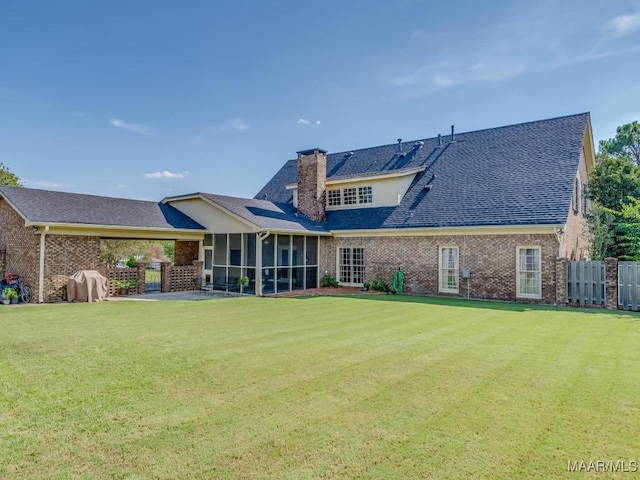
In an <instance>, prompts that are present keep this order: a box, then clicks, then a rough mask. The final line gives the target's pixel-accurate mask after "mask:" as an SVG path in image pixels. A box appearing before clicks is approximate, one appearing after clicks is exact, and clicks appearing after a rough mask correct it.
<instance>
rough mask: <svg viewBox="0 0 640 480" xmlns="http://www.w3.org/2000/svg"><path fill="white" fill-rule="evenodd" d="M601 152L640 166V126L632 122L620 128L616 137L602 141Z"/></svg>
mask: <svg viewBox="0 0 640 480" xmlns="http://www.w3.org/2000/svg"><path fill="white" fill-rule="evenodd" d="M600 152H601V154H604V155H607V156H610V157H614V158H625V159H627V160H629V161H630V162H632V163H634V164H635V165H638V166H640V124H639V123H638V122H632V123H627V124H625V125H622V126H620V127H618V128H617V129H616V136H615V137H613V138H610V139H609V140H601V141H600Z"/></svg>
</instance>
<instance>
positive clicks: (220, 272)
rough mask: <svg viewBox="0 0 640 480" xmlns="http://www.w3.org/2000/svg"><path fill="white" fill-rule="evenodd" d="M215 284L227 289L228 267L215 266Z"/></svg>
mask: <svg viewBox="0 0 640 480" xmlns="http://www.w3.org/2000/svg"><path fill="white" fill-rule="evenodd" d="M213 284H214V286H215V287H216V288H221V289H224V290H226V288H227V287H226V284H227V269H226V267H213Z"/></svg>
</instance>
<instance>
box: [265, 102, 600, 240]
mask: <svg viewBox="0 0 640 480" xmlns="http://www.w3.org/2000/svg"><path fill="white" fill-rule="evenodd" d="M588 122H589V114H588V113H582V114H578V115H571V116H566V117H559V118H553V119H548V120H540V121H536V122H529V123H522V124H518V125H510V126H506V127H499V128H491V129H487V130H479V131H475V132H467V133H459V134H456V138H455V141H454V142H450V140H451V137H450V136H449V135H447V136H443V137H442V145H441V146H439V145H438V139H437V138H435V137H434V138H427V139H424V140H418V141H416V140H413V141H410V142H404V143H402V152H403V153H404V154H403V155H400V154H398V144H397V143H396V144H391V145H383V146H379V147H372V148H365V149H361V150H354V151H353V152H343V153H334V154H330V155H328V157H327V178H328V179H329V180H331V179H337V178H342V177H352V176H356V177H357V176H366V175H374V174H379V173H384V172H394V171H399V170H405V169H408V168H416V167H426V169H425V170H424V172H422V173H419V174H418V175H417V176H416V178H415V180H414V182H413V183H412V185H411V186H410V187H409V189H408V191H407V192H406V194H405V196H404V198H403V199H402V202H401V203H400V205H398V206H396V207H380V208H365V209H363V208H358V209H351V210H337V211H328V212H327V222H326V224H325V226H326V227H328V228H329V229H330V230H344V229H362V228H367V229H374V228H421V227H453V226H481V225H542V224H546V225H563V224H564V223H566V220H567V215H568V212H569V207H570V203H571V194H572V191H573V179H574V177H575V175H576V171H577V168H578V163H579V161H580V154H581V151H582V143H583V139H584V134H585V129H586V127H587V123H588ZM420 143H422V145H420ZM296 172H297V168H296V160H289V161H288V162H286V163H285V164H284V166H283V167H282V168H281V169H280V170H279V171H278V172H277V173H276V174H275V176H274V177H273V178H272V179H271V180H270V181H269V183H267V184H266V185H265V186H264V188H263V189H262V190H260V192H259V193H258V194H257V195H256V198H265V196H266V198H268V199H269V200H270V201H273V202H279V203H285V204H292V191H291V190H287V189H286V188H285V185H289V184H294V183H296V181H297V178H296V175H297V173H296ZM427 184H430V186H431V187H430V188H425V186H426V185H427Z"/></svg>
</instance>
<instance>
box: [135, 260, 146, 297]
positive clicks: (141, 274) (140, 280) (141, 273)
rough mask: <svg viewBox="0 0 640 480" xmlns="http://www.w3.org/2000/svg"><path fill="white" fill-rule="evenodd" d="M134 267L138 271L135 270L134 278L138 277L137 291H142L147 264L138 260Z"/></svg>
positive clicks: (143, 289)
mask: <svg viewBox="0 0 640 480" xmlns="http://www.w3.org/2000/svg"><path fill="white" fill-rule="evenodd" d="M136 268H137V269H138V271H137V272H136V278H137V279H138V293H144V291H145V279H146V274H147V264H146V263H141V262H138V264H137V265H136Z"/></svg>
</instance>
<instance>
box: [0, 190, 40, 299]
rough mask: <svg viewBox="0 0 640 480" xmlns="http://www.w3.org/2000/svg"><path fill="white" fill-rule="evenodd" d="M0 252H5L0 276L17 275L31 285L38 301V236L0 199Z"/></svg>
mask: <svg viewBox="0 0 640 480" xmlns="http://www.w3.org/2000/svg"><path fill="white" fill-rule="evenodd" d="M0 250H5V261H4V269H3V270H2V271H0V276H2V277H5V276H6V274H8V273H17V274H18V275H20V276H21V277H22V278H24V280H25V282H26V283H27V284H29V285H31V287H32V289H33V295H34V298H35V301H37V299H38V278H39V265H40V235H38V234H36V233H33V229H32V227H25V226H24V219H23V218H22V217H21V216H20V215H18V213H17V212H16V211H15V210H14V209H13V208H11V207H10V206H9V204H7V202H6V201H5V200H4V199H0Z"/></svg>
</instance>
